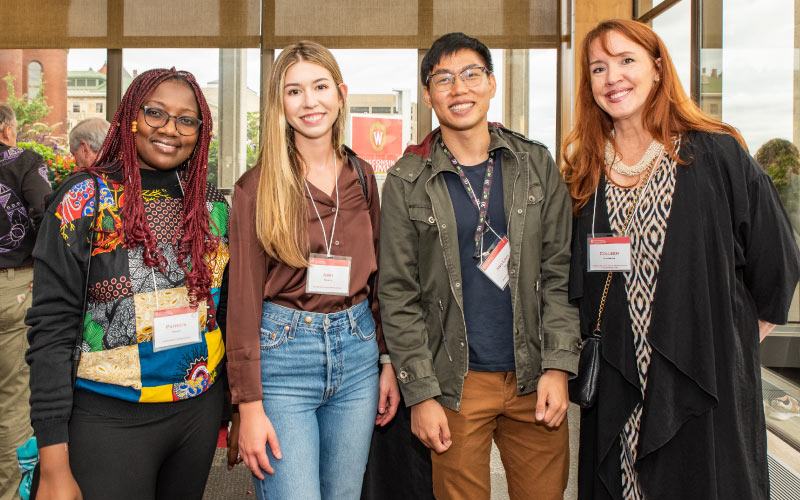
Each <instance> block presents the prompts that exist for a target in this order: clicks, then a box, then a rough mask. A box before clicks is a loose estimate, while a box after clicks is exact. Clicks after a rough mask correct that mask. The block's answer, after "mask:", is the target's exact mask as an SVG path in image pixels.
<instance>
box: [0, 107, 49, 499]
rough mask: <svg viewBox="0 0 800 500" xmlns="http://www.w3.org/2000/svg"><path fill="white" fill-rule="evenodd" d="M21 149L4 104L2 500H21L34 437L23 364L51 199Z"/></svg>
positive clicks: (0, 196) (0, 165)
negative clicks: (37, 254)
mask: <svg viewBox="0 0 800 500" xmlns="http://www.w3.org/2000/svg"><path fill="white" fill-rule="evenodd" d="M16 146H17V118H16V116H15V114H14V110H13V109H11V107H9V106H7V105H5V104H0V207H2V209H3V210H0V500H11V499H14V498H17V488H18V487H19V482H20V477H21V476H20V472H19V469H18V467H17V460H16V450H17V447H18V446H20V445H21V444H23V443H24V442H25V441H26V440H27V439H28V438H29V437H30V436H31V435H32V434H33V430H32V429H31V425H30V407H29V403H28V399H29V398H30V389H29V383H30V381H29V379H30V372H29V369H28V365H27V363H25V351H26V350H27V349H28V339H27V338H26V335H27V333H28V327H27V326H25V313H26V312H27V311H28V308H29V307H30V305H31V284H32V282H33V259H32V258H31V252H32V251H33V245H34V243H35V242H36V230H37V229H38V227H39V223H40V222H41V221H42V217H43V216H44V199H45V197H46V196H47V195H48V194H50V191H51V189H50V183H49V182H48V181H47V167H46V166H45V164H44V160H43V159H42V157H41V156H39V155H38V154H36V153H34V152H33V151H29V150H25V149H20V148H18V147H16Z"/></svg>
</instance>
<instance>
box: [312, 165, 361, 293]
mask: <svg viewBox="0 0 800 500" xmlns="http://www.w3.org/2000/svg"><path fill="white" fill-rule="evenodd" d="M333 173H334V176H335V178H336V182H335V189H336V211H335V212H334V214H333V226H332V227H331V237H330V240H328V236H327V234H326V232H325V224H323V223H322V217H321V216H320V215H319V210H318V209H317V202H316V201H315V200H314V196H313V195H312V194H311V189H310V188H309V187H308V182H307V181H304V182H305V185H306V191H308V196H309V197H310V198H311V203H312V205H313V206H314V212H316V214H317V219H318V220H319V225H320V226H322V239H323V241H324V243H325V253H324V254H321V253H311V254H309V256H308V269H306V293H316V294H321V295H341V296H345V297H346V296H348V295H350V265H351V261H352V258H351V257H345V256H340V255H331V247H332V246H333V235H334V233H335V232H336V219H337V218H338V216H339V174H338V172H337V171H336V152H335V151H334V153H333Z"/></svg>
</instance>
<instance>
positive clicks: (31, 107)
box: [3, 73, 53, 130]
mask: <svg viewBox="0 0 800 500" xmlns="http://www.w3.org/2000/svg"><path fill="white" fill-rule="evenodd" d="M3 80H4V81H5V82H6V90H7V91H8V105H9V106H11V108H12V109H13V110H14V114H16V115H17V123H18V124H19V128H20V130H27V129H29V128H31V126H33V125H35V124H39V122H41V121H42V119H43V118H45V117H46V116H47V115H49V114H50V111H52V110H53V106H48V105H47V97H45V95H44V73H42V85H41V86H40V87H39V92H37V93H36V95H35V96H34V97H33V98H32V99H30V100H29V99H28V94H22V96H21V97H17V92H16V89H15V87H14V77H13V76H11V73H8V74H7V75H6V76H5V77H3ZM51 128H52V127H51Z"/></svg>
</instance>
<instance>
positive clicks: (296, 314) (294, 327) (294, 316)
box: [288, 310, 301, 340]
mask: <svg viewBox="0 0 800 500" xmlns="http://www.w3.org/2000/svg"><path fill="white" fill-rule="evenodd" d="M300 314H301V311H297V310H295V311H294V313H292V328H291V329H290V330H289V335H288V337H289V340H291V339H293V338H294V334H295V332H296V331H297V323H298V322H299V321H300Z"/></svg>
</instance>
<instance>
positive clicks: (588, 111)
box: [561, 19, 746, 215]
mask: <svg viewBox="0 0 800 500" xmlns="http://www.w3.org/2000/svg"><path fill="white" fill-rule="evenodd" d="M612 32H616V33H619V34H620V35H622V36H624V37H625V38H627V39H629V40H631V41H632V42H634V43H636V44H637V45H639V46H641V47H642V48H643V49H644V50H645V51H646V52H647V53H648V55H649V56H650V58H651V60H653V61H656V60H660V61H661V64H660V67H659V68H658V69H657V70H658V72H659V74H660V79H659V81H658V82H656V83H655V84H654V85H653V89H652V90H651V91H650V95H649V96H648V97H647V100H646V101H645V103H644V113H642V121H643V123H642V125H643V126H644V128H645V129H646V130H647V131H648V132H649V133H650V135H652V136H653V138H654V139H656V140H657V141H658V142H660V143H662V144H664V145H665V148H666V151H667V153H668V154H669V155H670V156H671V157H672V158H675V159H677V160H678V161H679V162H680V163H688V162H686V161H683V160H680V159H678V158H677V152H676V150H675V146H674V144H673V141H672V138H673V137H680V136H682V135H683V134H684V133H686V132H688V131H689V130H700V131H705V132H716V133H721V134H730V135H732V136H733V137H735V138H736V140H738V141H739V142H740V143H741V144H742V146H745V143H744V139H742V136H741V135H740V134H739V132H738V131H737V130H736V129H735V128H733V127H731V126H730V125H728V124H726V123H722V122H720V121H718V120H715V119H713V118H711V117H710V116H708V115H706V114H705V113H703V111H702V110H701V109H700V108H699V107H697V105H696V104H695V103H694V101H692V100H691V99H690V98H689V96H687V95H686V92H684V91H683V87H682V86H681V82H680V80H679V79H678V72H677V71H676V70H675V66H674V65H673V64H672V59H671V58H670V56H669V52H667V47H666V45H664V42H663V41H662V40H661V38H659V36H658V35H657V34H656V33H655V32H654V31H653V30H652V29H650V27H649V26H647V25H645V24H643V23H640V22H638V21H631V20H626V19H612V20H609V21H603V22H601V23H600V24H598V25H597V26H596V27H595V28H594V29H593V30H592V31H590V32H589V33H587V35H586V38H584V39H583V43H582V44H581V49H580V51H579V52H578V53H577V54H576V57H580V66H581V76H580V83H579V85H578V95H577V98H576V104H575V128H573V129H572V131H571V132H570V133H569V135H568V136H567V138H566V140H565V141H564V144H563V145H562V146H561V158H563V159H564V160H563V164H562V165H561V173H562V175H563V177H564V181H565V182H566V184H567V188H568V189H569V194H570V195H571V196H572V202H573V211H574V213H575V215H578V213H579V211H580V209H581V208H583V207H584V206H585V205H586V203H588V201H589V198H591V196H592V195H593V194H594V191H595V188H596V187H597V184H598V182H600V175H601V173H602V172H603V171H604V169H605V159H604V157H603V152H604V151H605V144H606V141H612V142H613V138H612V136H611V130H612V128H613V123H612V120H611V117H610V116H609V115H608V113H606V112H605V111H604V110H603V109H601V108H600V106H598V105H597V103H596V102H595V100H594V95H593V94H592V82H591V73H590V71H589V50H590V49H591V44H592V42H594V41H595V40H600V42H601V43H602V45H603V49H604V50H605V51H606V52H607V53H609V54H610V53H611V52H610V50H609V48H608V35H609V34H610V33H612ZM612 55H613V54H612ZM745 148H746V146H745Z"/></svg>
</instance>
